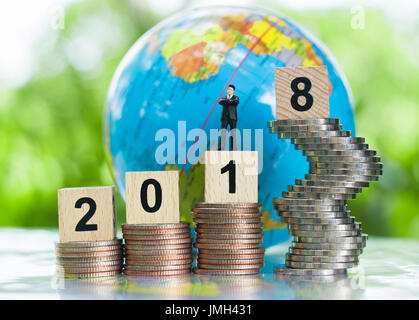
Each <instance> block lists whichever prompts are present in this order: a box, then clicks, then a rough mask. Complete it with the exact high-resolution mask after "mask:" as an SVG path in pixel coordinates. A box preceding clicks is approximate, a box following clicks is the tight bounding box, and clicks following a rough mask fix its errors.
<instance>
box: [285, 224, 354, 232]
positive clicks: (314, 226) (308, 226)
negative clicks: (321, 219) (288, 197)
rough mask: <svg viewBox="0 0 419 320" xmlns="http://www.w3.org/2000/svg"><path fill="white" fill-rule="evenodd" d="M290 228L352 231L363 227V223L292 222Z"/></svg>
mask: <svg viewBox="0 0 419 320" xmlns="http://www.w3.org/2000/svg"><path fill="white" fill-rule="evenodd" d="M288 229H289V230H301V231H350V230H359V229H361V224H360V223H351V224H290V225H289V226H288Z"/></svg>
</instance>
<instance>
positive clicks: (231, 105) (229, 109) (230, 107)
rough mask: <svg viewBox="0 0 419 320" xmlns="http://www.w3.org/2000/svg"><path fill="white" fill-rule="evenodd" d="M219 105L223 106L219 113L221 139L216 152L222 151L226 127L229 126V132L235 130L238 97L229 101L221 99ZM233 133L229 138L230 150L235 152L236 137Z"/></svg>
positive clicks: (225, 98) (233, 97) (224, 98)
mask: <svg viewBox="0 0 419 320" xmlns="http://www.w3.org/2000/svg"><path fill="white" fill-rule="evenodd" d="M219 104H221V105H222V106H223V112H222V113H221V139H220V141H219V143H218V150H224V145H225V136H226V129H227V126H228V125H230V130H233V129H236V123H237V105H238V104H239V97H238V96H235V95H233V96H232V97H231V98H230V99H228V98H227V97H222V98H221V99H220V102H219ZM223 129H224V130H223ZM234 131H235V130H234ZM234 131H233V133H232V135H231V137H230V150H236V135H235V132H234Z"/></svg>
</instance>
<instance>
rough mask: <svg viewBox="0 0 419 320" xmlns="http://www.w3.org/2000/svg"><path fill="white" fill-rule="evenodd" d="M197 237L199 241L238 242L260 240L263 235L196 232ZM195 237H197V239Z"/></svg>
mask: <svg viewBox="0 0 419 320" xmlns="http://www.w3.org/2000/svg"><path fill="white" fill-rule="evenodd" d="M198 236H199V238H200V239H224V240H228V239H232V240H239V239H262V238H263V234H260V233H245V234H243V233H205V232H198ZM198 236H197V237H198Z"/></svg>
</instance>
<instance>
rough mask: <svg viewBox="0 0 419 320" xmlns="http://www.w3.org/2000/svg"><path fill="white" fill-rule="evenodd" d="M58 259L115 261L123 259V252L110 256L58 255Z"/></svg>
mask: <svg viewBox="0 0 419 320" xmlns="http://www.w3.org/2000/svg"><path fill="white" fill-rule="evenodd" d="M56 258H57V261H59V262H71V261H74V262H95V261H114V260H120V259H122V252H121V253H120V254H116V255H110V256H109V255H108V256H93V257H90V256H87V257H86V256H84V257H83V256H82V257H78V256H76V257H71V256H70V257H68V256H56Z"/></svg>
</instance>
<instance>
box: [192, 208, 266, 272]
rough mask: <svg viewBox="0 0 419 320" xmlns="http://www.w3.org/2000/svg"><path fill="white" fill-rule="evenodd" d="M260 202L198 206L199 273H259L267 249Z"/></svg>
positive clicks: (195, 212)
mask: <svg viewBox="0 0 419 320" xmlns="http://www.w3.org/2000/svg"><path fill="white" fill-rule="evenodd" d="M259 208H260V204H258V203H220V204H217V203H205V202H201V203H197V204H196V205H195V208H193V209H192V212H193V213H194V214H195V217H194V222H195V223H196V225H197V227H196V242H195V243H194V246H195V247H196V248H198V263H197V268H195V269H194V270H193V271H194V273H196V274H206V275H247V274H258V273H259V272H260V269H261V268H262V267H263V261H264V256H265V249H264V248H262V247H261V244H262V241H263V234H262V227H263V223H262V221H261V217H262V214H261V212H260V210H259Z"/></svg>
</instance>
